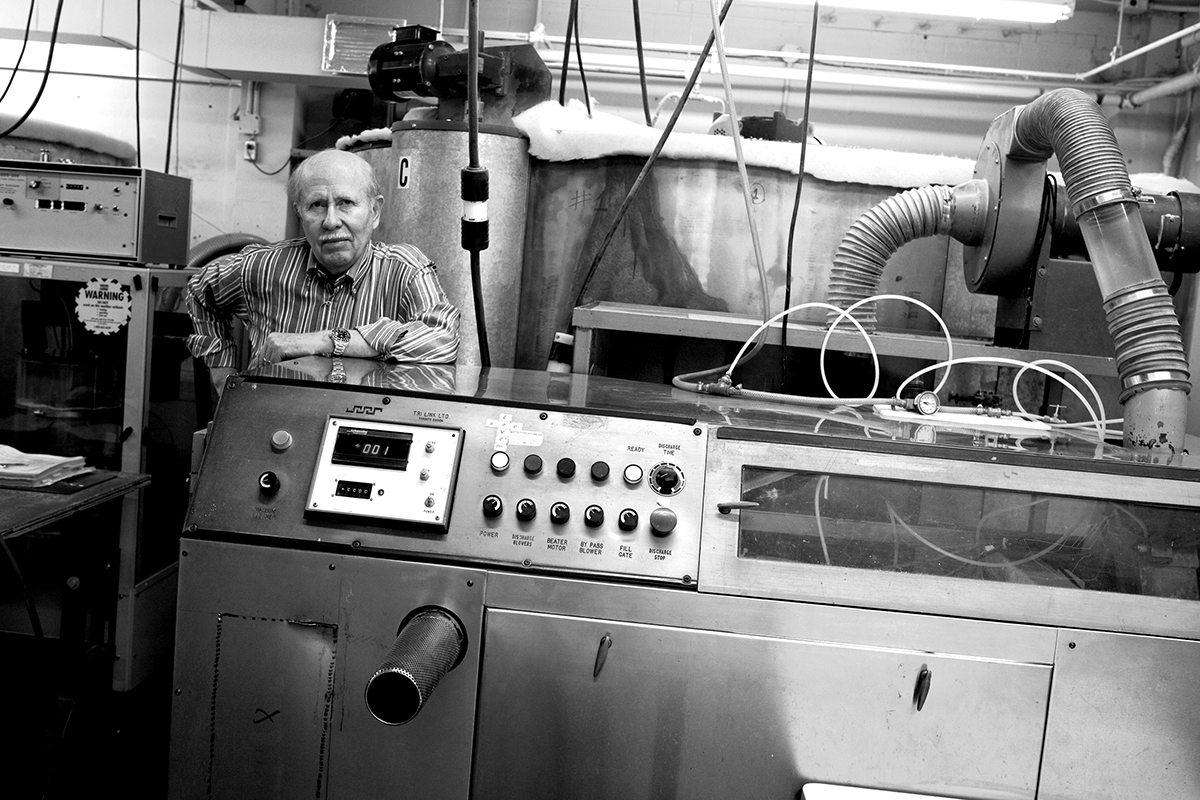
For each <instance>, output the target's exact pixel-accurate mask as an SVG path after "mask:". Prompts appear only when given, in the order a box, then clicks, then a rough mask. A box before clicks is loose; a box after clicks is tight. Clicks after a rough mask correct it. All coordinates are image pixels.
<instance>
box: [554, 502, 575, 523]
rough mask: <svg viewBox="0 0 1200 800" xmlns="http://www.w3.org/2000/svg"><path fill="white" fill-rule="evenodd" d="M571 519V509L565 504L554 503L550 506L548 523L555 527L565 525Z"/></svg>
mask: <svg viewBox="0 0 1200 800" xmlns="http://www.w3.org/2000/svg"><path fill="white" fill-rule="evenodd" d="M569 519H571V507H570V506H569V505H567V504H566V503H555V504H554V505H552V506H550V521H551V522H553V523H554V524H555V525H565V524H566V523H567V520H569Z"/></svg>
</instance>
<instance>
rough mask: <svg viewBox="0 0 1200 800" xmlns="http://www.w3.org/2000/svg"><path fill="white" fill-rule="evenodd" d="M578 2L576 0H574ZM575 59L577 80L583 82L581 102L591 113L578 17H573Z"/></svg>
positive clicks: (589, 114)
mask: <svg viewBox="0 0 1200 800" xmlns="http://www.w3.org/2000/svg"><path fill="white" fill-rule="evenodd" d="M576 2H578V0H576ZM575 60H576V61H578V62H579V82H580V83H581V84H583V102H584V105H586V106H587V113H588V116H589V117H590V116H591V115H592V95H591V93H590V92H588V87H587V73H586V72H584V71H583V51H582V50H581V49H580V47H579V17H578V16H576V17H575Z"/></svg>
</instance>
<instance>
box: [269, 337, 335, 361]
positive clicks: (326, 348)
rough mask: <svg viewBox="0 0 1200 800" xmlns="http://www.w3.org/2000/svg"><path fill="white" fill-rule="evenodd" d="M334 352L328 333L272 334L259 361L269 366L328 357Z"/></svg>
mask: <svg viewBox="0 0 1200 800" xmlns="http://www.w3.org/2000/svg"><path fill="white" fill-rule="evenodd" d="M331 352H333V340H332V339H330V338H329V332H328V331H314V332H312V333H278V332H276V333H271V334H268V335H267V341H265V342H264V343H263V347H262V352H260V353H259V354H258V357H259V360H261V361H264V362H266V363H268V364H271V363H275V362H277V361H287V360H288V359H289V358H300V357H301V356H327V355H329V354H330V353H331Z"/></svg>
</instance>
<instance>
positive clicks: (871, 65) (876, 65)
mask: <svg viewBox="0 0 1200 800" xmlns="http://www.w3.org/2000/svg"><path fill="white" fill-rule="evenodd" d="M466 33H467V32H466V31H464V30H458V29H447V30H445V31H443V34H444V35H446V36H459V37H465V36H466ZM1197 33H1200V23H1196V24H1195V25H1190V26H1188V27H1187V28H1183V29H1182V30H1179V31H1176V32H1175V33H1172V34H1169V35H1167V36H1164V37H1162V38H1161V39H1157V40H1155V41H1153V42H1150V43H1149V44H1146V45H1144V46H1142V47H1139V48H1137V49H1136V50H1131V51H1130V52H1128V53H1126V54H1125V55H1123V56H1121V57H1119V58H1111V59H1109V60H1108V61H1107V62H1105V63H1104V64H1101V65H1099V66H1097V67H1094V68H1092V69H1090V70H1087V71H1086V72H1042V71H1038V70H1021V69H1006V68H1003V67H979V66H972V65H967V64H930V63H925V62H919V61H903V60H896V59H884V58H864V57H857V56H825V55H821V54H817V55H816V56H814V61H815V62H816V63H817V64H822V65H824V66H832V67H846V68H857V69H874V70H881V71H885V72H909V73H912V74H917V75H929V76H935V77H946V76H952V75H954V76H963V77H979V78H992V79H1014V80H1018V81H1027V82H1038V83H1045V84H1054V85H1056V86H1061V85H1062V84H1064V83H1088V82H1090V81H1091V79H1092V78H1094V77H1096V76H1097V75H1100V74H1102V73H1104V72H1106V71H1108V70H1110V69H1112V68H1113V67H1117V66H1120V65H1122V64H1125V63H1127V62H1129V61H1131V60H1133V59H1135V58H1139V57H1141V56H1143V55H1146V54H1147V53H1150V52H1153V51H1154V50H1157V49H1159V48H1161V47H1165V46H1166V45H1168V44H1171V43H1172V42H1176V41H1178V40H1180V39H1183V38H1185V37H1187V36H1191V35H1193V34H1197ZM488 36H489V38H491V39H496V40H512V41H522V42H529V43H531V44H534V45H539V44H544V45H548V46H549V45H561V44H563V43H564V42H565V41H566V40H565V37H562V36H552V35H549V34H547V33H545V28H544V27H543V26H541V25H540V24H539V25H538V26H537V27H536V28H534V30H533V31H531V32H528V33H517V32H511V31H510V32H501V31H492V32H489V34H488ZM579 44H580V45H581V46H586V47H596V48H606V49H618V50H634V49H635V48H636V43H634V42H631V41H626V40H623V39H588V38H585V39H580V40H579ZM642 49H643V50H644V51H647V52H657V53H673V54H677V55H692V54H694V53H695V52H696V48H695V46H692V45H680V44H668V43H663V42H643V43H642ZM725 52H726V55H728V56H732V57H734V58H752V59H770V60H782V59H783V58H784V57H785V56H786V57H787V59H788V60H789V61H807V60H808V54H807V53H800V52H788V53H786V54H785V53H781V52H778V51H774V50H755V49H748V48H734V47H730V48H726V50H725ZM1089 86H1091V84H1090V83H1089Z"/></svg>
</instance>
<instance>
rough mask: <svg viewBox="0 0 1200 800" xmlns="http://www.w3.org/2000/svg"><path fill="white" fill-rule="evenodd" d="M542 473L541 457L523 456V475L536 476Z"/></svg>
mask: <svg viewBox="0 0 1200 800" xmlns="http://www.w3.org/2000/svg"><path fill="white" fill-rule="evenodd" d="M541 471H542V457H541V456H535V455H528V456H525V474H526V475H537V474H538V473H539V472H541Z"/></svg>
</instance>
